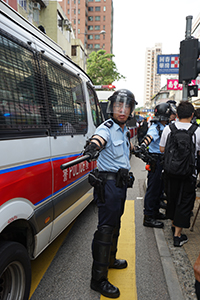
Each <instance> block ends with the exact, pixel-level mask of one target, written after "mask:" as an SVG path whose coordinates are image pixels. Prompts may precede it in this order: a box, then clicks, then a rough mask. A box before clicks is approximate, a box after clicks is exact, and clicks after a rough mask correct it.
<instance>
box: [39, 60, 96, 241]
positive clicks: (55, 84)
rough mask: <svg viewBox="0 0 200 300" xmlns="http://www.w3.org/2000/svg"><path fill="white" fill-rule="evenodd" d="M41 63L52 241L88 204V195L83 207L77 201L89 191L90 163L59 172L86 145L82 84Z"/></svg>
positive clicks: (48, 62)
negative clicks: (48, 149)
mask: <svg viewBox="0 0 200 300" xmlns="http://www.w3.org/2000/svg"><path fill="white" fill-rule="evenodd" d="M41 63H42V70H43V76H44V78H43V79H44V85H45V90H46V97H47V103H48V110H49V122H50V127H51V130H50V145H51V158H52V166H53V204H54V226H53V230H52V236H51V239H54V238H55V237H56V236H57V235H58V234H59V233H60V232H61V231H62V230H63V229H64V228H65V227H67V226H68V225H69V223H71V221H72V220H73V219H74V218H75V217H76V216H77V215H78V214H79V213H80V212H81V211H82V209H83V208H85V206H86V205H87V204H88V203H89V202H90V201H91V199H92V196H91V195H90V199H88V200H87V199H85V204H84V201H82V200H80V199H81V197H83V196H84V195H85V193H86V192H87V191H88V190H89V189H91V186H90V185H89V183H88V180H87V175H88V173H89V171H90V170H91V169H92V168H93V163H90V164H89V163H88V162H83V163H81V164H79V165H77V166H74V167H73V168H69V169H67V170H64V171H62V170H61V169H60V166H61V164H63V163H65V162H67V161H70V160H73V159H75V158H77V157H78V156H79V155H80V154H81V151H82V150H83V149H84V145H85V144H86V133H87V131H88V119H87V112H86V100H85V97H84V94H83V87H82V81H81V79H80V77H79V76H77V75H76V74H74V73H73V72H71V71H70V68H66V67H63V66H61V65H60V64H58V63H56V61H54V60H52V59H50V58H48V57H46V56H45V55H42V56H41ZM81 201H82V202H83V203H82V202H81ZM80 202H81V203H80ZM81 205H82V206H81Z"/></svg>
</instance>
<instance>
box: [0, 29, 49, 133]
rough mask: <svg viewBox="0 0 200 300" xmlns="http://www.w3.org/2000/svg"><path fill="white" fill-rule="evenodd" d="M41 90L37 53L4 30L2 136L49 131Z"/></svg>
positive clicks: (0, 47)
mask: <svg viewBox="0 0 200 300" xmlns="http://www.w3.org/2000/svg"><path fill="white" fill-rule="evenodd" d="M41 86H42V83H41V76H40V71H39V65H38V60H37V57H36V55H35V53H34V52H33V51H32V50H31V49H30V47H29V46H28V45H26V44H23V43H21V42H19V41H18V40H17V39H15V38H13V37H11V36H10V35H8V34H5V33H4V31H3V30H0V136H2V135H4V134H6V132H7V134H10V132H11V131H17V132H18V133H20V132H21V133H22V132H23V130H24V131H26V130H29V131H30V130H31V131H32V132H34V130H37V131H36V132H37V133H39V129H43V128H44V129H45V128H47V127H48V126H47V124H46V123H45V117H44V115H45V108H44V93H43V90H42V88H41ZM43 132H44V130H43Z"/></svg>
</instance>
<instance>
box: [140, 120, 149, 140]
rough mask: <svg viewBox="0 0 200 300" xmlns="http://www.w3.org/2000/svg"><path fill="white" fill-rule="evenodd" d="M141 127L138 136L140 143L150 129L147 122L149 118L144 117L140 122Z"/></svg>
mask: <svg viewBox="0 0 200 300" xmlns="http://www.w3.org/2000/svg"><path fill="white" fill-rule="evenodd" d="M138 129H139V138H138V143H139V145H140V143H141V141H142V140H143V138H144V137H145V135H146V134H147V131H148V123H147V118H144V119H143V121H142V122H141V123H140V127H139V128H138Z"/></svg>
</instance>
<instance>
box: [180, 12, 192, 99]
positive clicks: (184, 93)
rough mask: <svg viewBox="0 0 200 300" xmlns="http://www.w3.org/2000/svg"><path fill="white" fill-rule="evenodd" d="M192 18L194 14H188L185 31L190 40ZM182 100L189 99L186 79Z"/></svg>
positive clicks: (187, 38)
mask: <svg viewBox="0 0 200 300" xmlns="http://www.w3.org/2000/svg"><path fill="white" fill-rule="evenodd" d="M192 19H193V16H187V17H186V31H185V39H186V40H189V39H190V38H191V31H192ZM182 100H183V101H187V100H188V82H187V81H186V80H183V94H182Z"/></svg>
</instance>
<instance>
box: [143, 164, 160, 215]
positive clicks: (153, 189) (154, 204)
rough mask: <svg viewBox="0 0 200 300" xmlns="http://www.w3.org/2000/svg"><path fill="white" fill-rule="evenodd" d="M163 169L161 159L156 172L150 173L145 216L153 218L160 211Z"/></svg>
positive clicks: (145, 201)
mask: <svg viewBox="0 0 200 300" xmlns="http://www.w3.org/2000/svg"><path fill="white" fill-rule="evenodd" d="M162 168H163V167H162V165H161V164H160V159H158V160H157V162H156V168H155V172H152V171H148V176H147V189H146V194H145V198H144V215H147V216H151V217H153V215H154V214H155V213H156V212H158V211H159V208H160V198H161V195H162V192H163V180H162V178H161V175H162Z"/></svg>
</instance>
